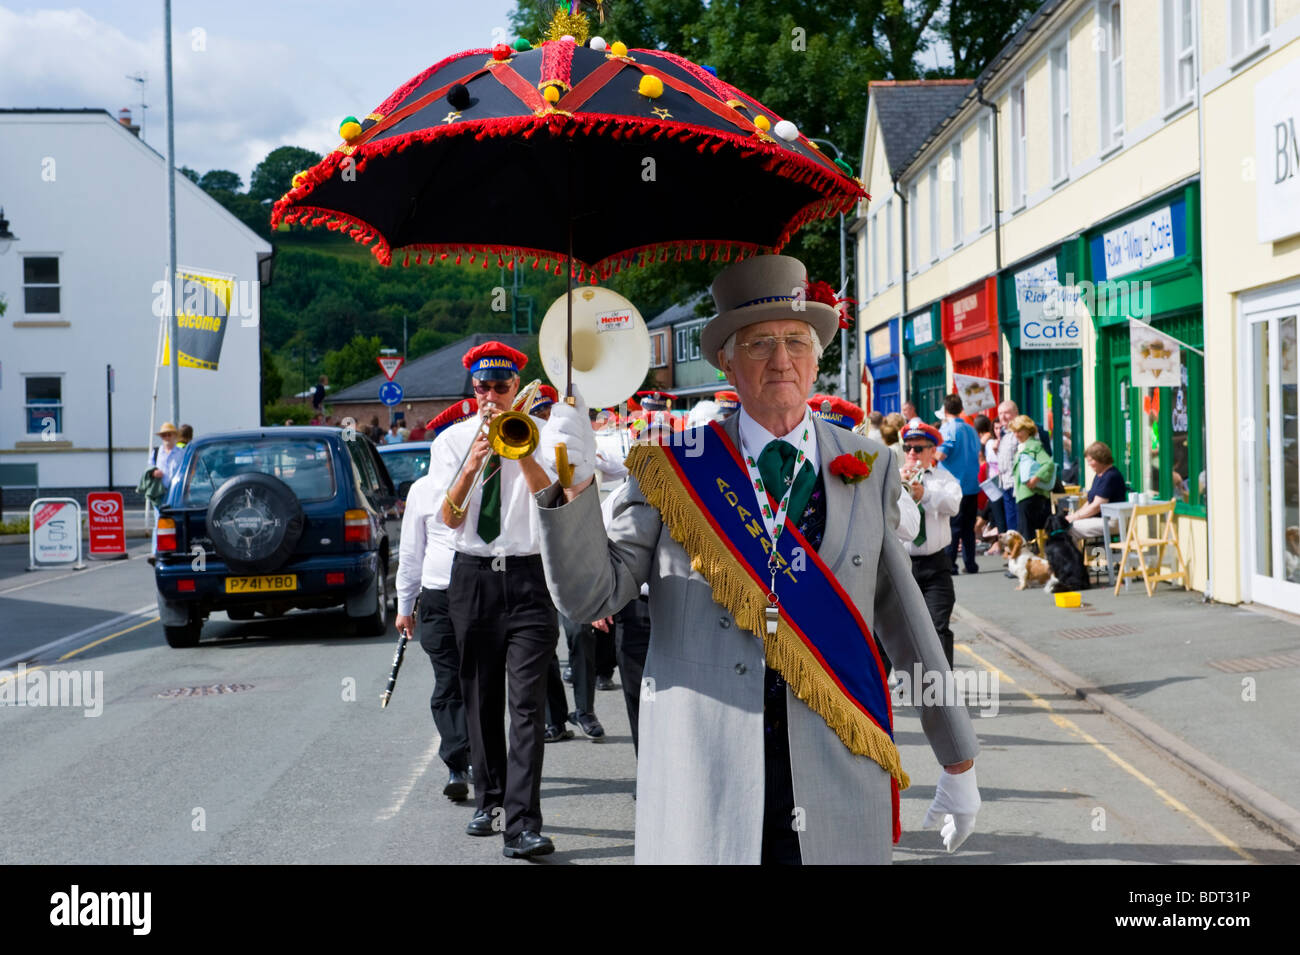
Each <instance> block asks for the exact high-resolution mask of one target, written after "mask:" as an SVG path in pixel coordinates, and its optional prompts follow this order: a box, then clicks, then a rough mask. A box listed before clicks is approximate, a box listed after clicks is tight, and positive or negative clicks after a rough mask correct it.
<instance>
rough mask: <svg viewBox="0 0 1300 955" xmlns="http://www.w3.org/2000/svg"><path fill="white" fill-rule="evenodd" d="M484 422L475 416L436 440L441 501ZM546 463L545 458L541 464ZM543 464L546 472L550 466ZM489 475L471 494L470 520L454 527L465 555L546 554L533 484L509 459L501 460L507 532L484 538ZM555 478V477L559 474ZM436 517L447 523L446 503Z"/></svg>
mask: <svg viewBox="0 0 1300 955" xmlns="http://www.w3.org/2000/svg"><path fill="white" fill-rule="evenodd" d="M533 423H534V424H536V425H537V427H538V430H540V429H541V428H542V427H544V426H545V424H546V422H545V421H543V420H542V419H541V418H533ZM479 426H480V421H479V418H477V417H474V418H470V419H468V420H467V421H462V422H460V423H459V424H453V425H452V426H451V427H449V428H448V429H447V430H446V431H444V432H443V433H442V434H440V435H438V437H437V438H436V439H434V442H433V448H432V451H431V453H430V455H429V474H428V477H430V478H433V486H434V487H435V488H438V489H439V490H438V499H439V500H442V498H443V497H444V496H445V495H446V493H447V489H448V488H449V487H451V485H452V484H453V483H455V480H456V475H457V474H458V473H459V468H460V463H461V461H462V460H463V459H464V457H465V452H466V451H467V450H468V449H469V446H470V444H472V443H473V441H474V437H475V436H476V435H477V434H478V432H479ZM541 463H542V462H541V461H540V459H539V460H538V464H541ZM542 467H543V470H546V468H545V465H543V466H542ZM547 473H548V474H549V473H550V472H549V471H547ZM488 476H489V475H488V474H487V473H485V474H484V475H483V481H481V482H480V483H479V486H478V487H477V488H476V489H475V491H474V493H473V494H472V495H470V499H469V503H468V504H467V505H465V520H464V522H463V523H462V524H461V525H460V527H456V528H451V529H450V530H451V535H452V538H451V539H452V544H453V546H454V547H455V549H456V550H457V551H459V552H460V553H462V554H472V555H474V556H475V557H495V556H498V555H501V556H505V557H523V556H526V555H529V554H539V553H541V536H540V533H539V530H538V522H537V504H536V503H535V502H534V501H533V495H532V493H531V492H530V491H529V490H528V482H527V481H525V480H524V474H523V471H522V469H521V468H520V466H519V462H518V461H511V460H509V459H507V458H501V533H500V534H499V535H498V536H497V538H496V540H494V541H492V543H490V544H489V543H487V542H486V541H484V540H483V538H481V537H479V536H478V514H479V508H480V506H481V504H482V502H483V484H484V483H486V481H487V478H488ZM551 477H552V479H554V475H551ZM436 515H437V520H438V521H439V522H441V521H442V508H441V507H439V508H437V511H436ZM443 526H444V527H445V526H446V525H445V524H444V525H443Z"/></svg>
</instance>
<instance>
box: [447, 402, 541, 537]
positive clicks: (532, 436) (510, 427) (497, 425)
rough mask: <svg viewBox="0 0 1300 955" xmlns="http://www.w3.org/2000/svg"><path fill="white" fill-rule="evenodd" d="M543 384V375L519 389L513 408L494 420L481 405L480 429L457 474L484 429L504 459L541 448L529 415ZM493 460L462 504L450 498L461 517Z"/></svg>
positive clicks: (485, 462)
mask: <svg viewBox="0 0 1300 955" xmlns="http://www.w3.org/2000/svg"><path fill="white" fill-rule="evenodd" d="M541 387H542V380H541V379H540V378H535V379H533V380H532V381H530V382H529V383H528V384H527V385H525V386H524V387H523V388H521V389H520V390H519V394H518V395H516V396H515V400H514V403H513V404H511V406H510V410H509V411H502V412H501V413H500V414H498V415H496V416H495V417H493V418H492V419H491V420H490V421H489V420H488V418H487V416H486V415H484V414H483V411H484V410H485V406H483V405H480V406H479V415H480V417H479V428H478V431H477V432H475V434H474V437H473V439H472V440H471V441H470V443H469V447H467V448H466V449H465V456H464V457H462V458H461V459H460V465H459V467H457V468H456V473H457V474H459V473H460V472H461V469H462V468H464V467H465V462H466V461H468V460H469V455H470V452H471V451H473V450H474V444H475V443H476V442H477V441H478V439H479V438H480V437H481V436H482V435H483V433H484V429H486V431H487V439H488V444H489V445H490V446H491V447H492V450H493V452H495V453H496V454H498V455H500V456H501V457H503V458H509V459H510V460H511V461H517V460H519V459H520V458H526V457H528V455H530V454H532V453H533V452H534V451H535V450H537V445H538V443H539V442H540V441H541V435H539V434H538V431H537V425H536V423H534V421H533V419H532V417H530V416H529V414H528V408H529V406H530V405H531V404H532V403H533V401H534V400H535V399H536V397H537V391H538V389H539V388H541ZM491 460H492V457H491V455H489V456H488V457H485V458H484V459H483V464H482V466H480V467H479V469H478V474H476V475H474V480H473V481H471V482H470V485H469V490H468V491H466V492H465V499H464V500H463V501H461V502H460V504H456V503H455V502H454V501H452V499H451V498H450V497H448V498H447V507H448V508H449V509H450V510H451V513H452V514H453V515H455V517H456V519H457V520H459V519H460V518H461V517H463V516H464V515H465V509H466V508H467V507H468V506H469V499H470V498H471V497H473V496H474V492H475V491H476V490H478V486H479V484H480V483H482V481H483V477H484V474H485V472H486V471H487V466H488V462H489V461H491Z"/></svg>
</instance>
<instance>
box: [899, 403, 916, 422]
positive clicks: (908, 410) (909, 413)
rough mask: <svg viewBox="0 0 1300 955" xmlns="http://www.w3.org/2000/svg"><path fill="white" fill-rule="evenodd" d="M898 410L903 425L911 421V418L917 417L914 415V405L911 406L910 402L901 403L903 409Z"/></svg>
mask: <svg viewBox="0 0 1300 955" xmlns="http://www.w3.org/2000/svg"><path fill="white" fill-rule="evenodd" d="M900 410H901V411H902V413H903V422H904V423H907V422H908V421H911V420H912V419H913V418H915V417H916V416H917V415H916V405H914V404H912V402H910V401H904V402H903V407H902V408H901V409H900Z"/></svg>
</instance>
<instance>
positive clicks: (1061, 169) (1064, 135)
mask: <svg viewBox="0 0 1300 955" xmlns="http://www.w3.org/2000/svg"><path fill="white" fill-rule="evenodd" d="M1049 56H1050V58H1051V65H1052V115H1051V120H1052V184H1053V185H1055V184H1056V183H1058V182H1061V181H1062V180H1064V179H1065V178H1066V177H1068V176H1069V175H1070V60H1069V54H1068V53H1067V51H1066V46H1065V44H1061V45H1060V46H1057V47H1054V48H1053V49H1052V51H1051V53H1050V54H1049Z"/></svg>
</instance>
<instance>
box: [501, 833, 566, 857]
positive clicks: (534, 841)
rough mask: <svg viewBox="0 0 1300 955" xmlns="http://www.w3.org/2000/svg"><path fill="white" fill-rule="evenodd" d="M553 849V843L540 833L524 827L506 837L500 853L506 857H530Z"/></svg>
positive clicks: (547, 852)
mask: <svg viewBox="0 0 1300 955" xmlns="http://www.w3.org/2000/svg"><path fill="white" fill-rule="evenodd" d="M554 851H555V843H554V842H552V841H551V840H550V839H548V838H547V837H546V836H544V835H542V834H541V833H540V832H533V830H531V829H525V830H524V831H523V832H521V833H519V835H517V836H515V837H514V838H513V839H507V840H506V845H505V848H504V849H502V850H501V854H502V855H503V856H505V857H506V858H507V859H530V858H532V857H533V856H548V855H550V854H551V853H552V852H554Z"/></svg>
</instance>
